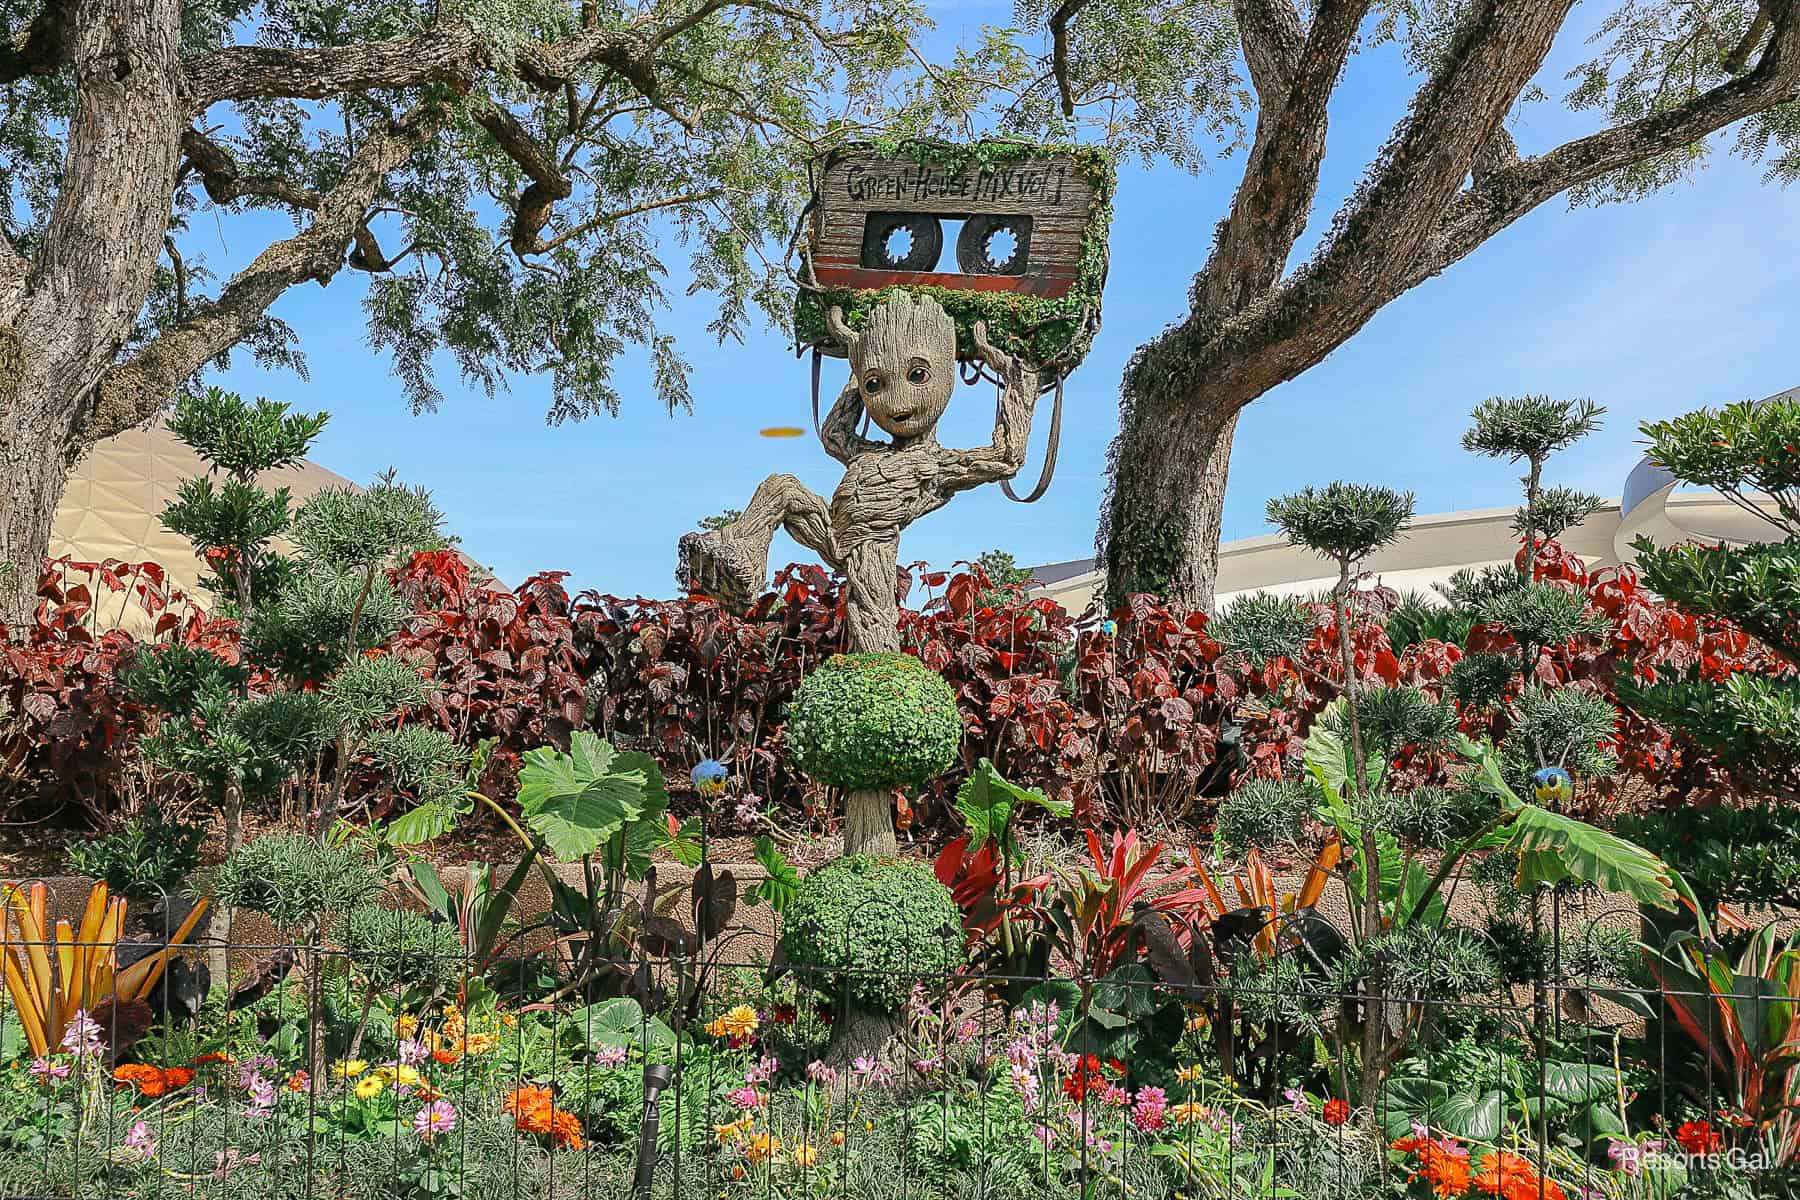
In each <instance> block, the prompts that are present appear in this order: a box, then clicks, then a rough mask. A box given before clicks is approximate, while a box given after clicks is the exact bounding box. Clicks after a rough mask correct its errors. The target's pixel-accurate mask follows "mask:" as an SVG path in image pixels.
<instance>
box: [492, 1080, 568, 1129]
mask: <svg viewBox="0 0 1800 1200" xmlns="http://www.w3.org/2000/svg"><path fill="white" fill-rule="evenodd" d="M502 1107H503V1108H505V1109H506V1111H507V1112H509V1113H511V1114H512V1115H513V1123H514V1124H516V1125H517V1126H518V1127H519V1129H520V1131H521V1132H524V1133H549V1132H550V1117H551V1114H552V1113H553V1112H554V1111H555V1107H556V1106H555V1097H554V1096H552V1095H551V1094H550V1089H549V1088H540V1087H522V1088H517V1089H515V1090H514V1091H512V1092H511V1093H510V1094H508V1096H507V1097H506V1102H505V1103H504V1104H503V1105H502Z"/></svg>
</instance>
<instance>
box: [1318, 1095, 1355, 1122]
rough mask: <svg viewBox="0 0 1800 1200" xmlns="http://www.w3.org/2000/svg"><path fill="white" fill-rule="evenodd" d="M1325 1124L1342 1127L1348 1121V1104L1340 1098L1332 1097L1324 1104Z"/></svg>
mask: <svg viewBox="0 0 1800 1200" xmlns="http://www.w3.org/2000/svg"><path fill="white" fill-rule="evenodd" d="M1324 1116H1325V1123H1326V1124H1327V1125H1342V1124H1343V1123H1344V1122H1346V1121H1348V1120H1349V1119H1350V1102H1349V1101H1348V1100H1345V1099H1343V1098H1342V1097H1340V1096H1333V1097H1332V1098H1331V1099H1329V1100H1327V1101H1326V1102H1325V1113H1324Z"/></svg>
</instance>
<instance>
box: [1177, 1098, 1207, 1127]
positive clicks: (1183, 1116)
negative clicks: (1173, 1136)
mask: <svg viewBox="0 0 1800 1200" xmlns="http://www.w3.org/2000/svg"><path fill="white" fill-rule="evenodd" d="M1205 1119H1206V1109H1205V1108H1203V1107H1202V1106H1200V1105H1198V1104H1195V1103H1194V1102H1193V1101H1191V1100H1190V1101H1188V1102H1187V1103H1186V1104H1173V1105H1170V1106H1169V1120H1171V1121H1173V1122H1175V1123H1176V1124H1177V1125H1198V1124H1199V1123H1200V1122H1201V1121H1204V1120H1205Z"/></svg>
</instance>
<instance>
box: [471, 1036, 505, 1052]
mask: <svg viewBox="0 0 1800 1200" xmlns="http://www.w3.org/2000/svg"><path fill="white" fill-rule="evenodd" d="M499 1044H500V1035H499V1034H497V1033H471V1034H470V1035H469V1038H468V1042H467V1043H466V1045H467V1049H468V1052H469V1053H470V1054H486V1053H487V1052H488V1051H489V1050H492V1049H494V1047H496V1046H498V1045H499Z"/></svg>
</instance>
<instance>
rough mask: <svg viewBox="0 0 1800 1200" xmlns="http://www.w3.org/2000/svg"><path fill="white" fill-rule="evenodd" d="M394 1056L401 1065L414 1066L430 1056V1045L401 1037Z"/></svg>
mask: <svg viewBox="0 0 1800 1200" xmlns="http://www.w3.org/2000/svg"><path fill="white" fill-rule="evenodd" d="M396 1056H397V1057H398V1059H399V1061H400V1065H401V1066H403V1067H416V1066H418V1065H419V1064H420V1063H422V1062H424V1061H425V1060H426V1059H428V1058H430V1057H431V1047H429V1046H427V1045H426V1044H425V1043H424V1042H421V1041H415V1040H414V1039H412V1038H402V1039H401V1041H400V1046H399V1048H398V1051H397V1054H396Z"/></svg>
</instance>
